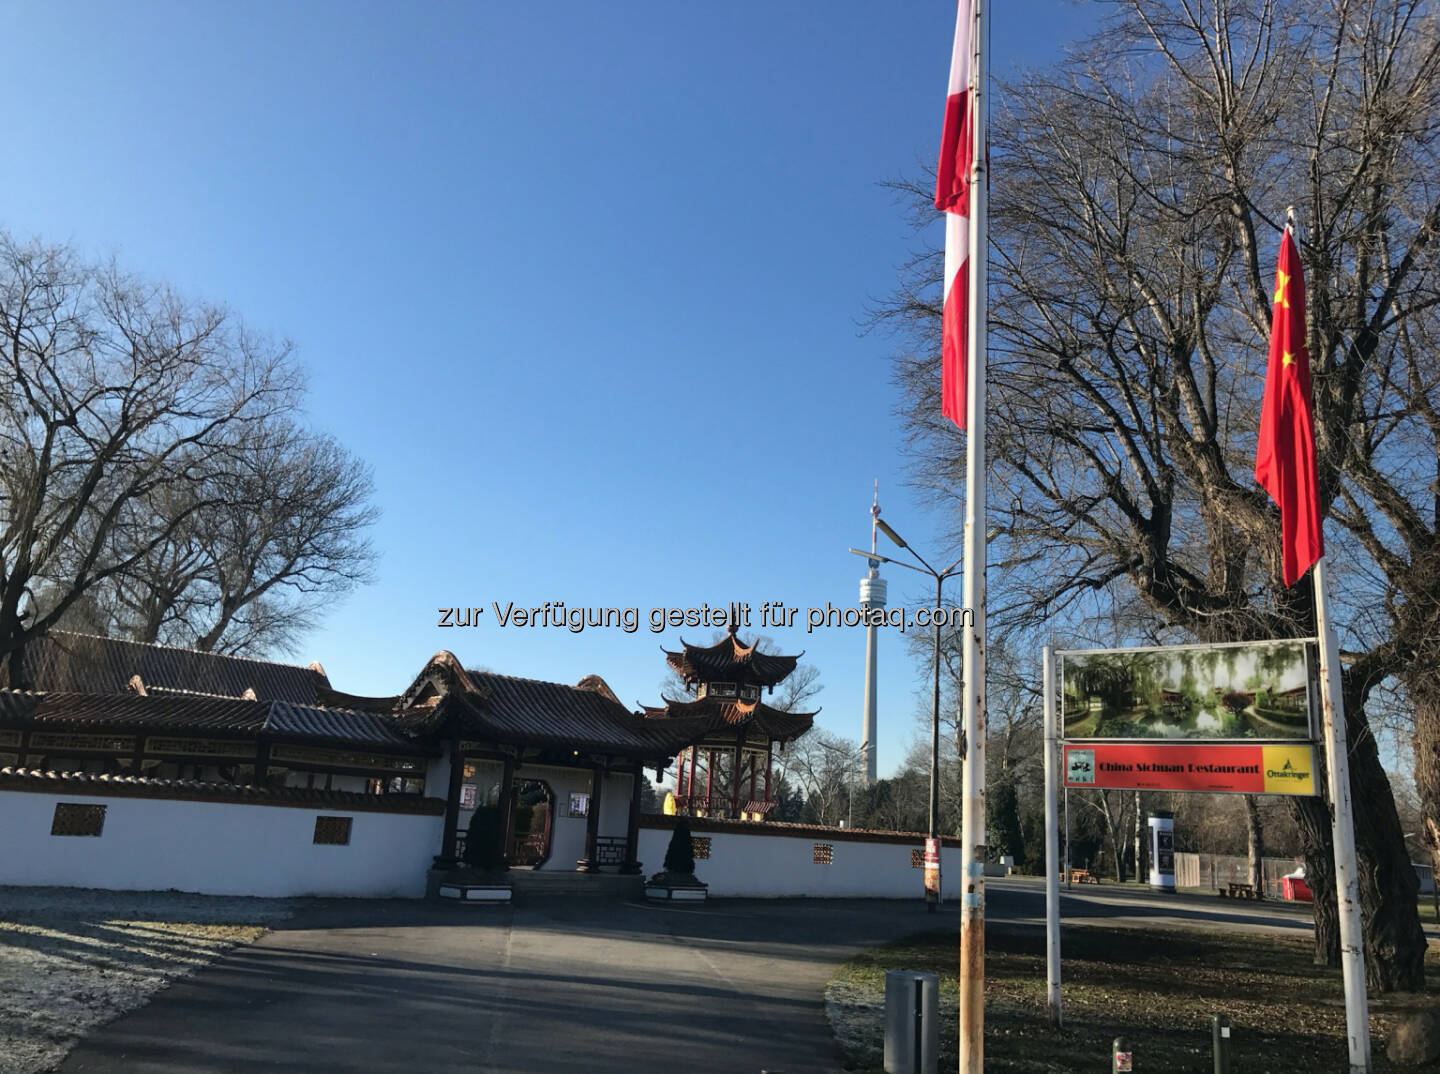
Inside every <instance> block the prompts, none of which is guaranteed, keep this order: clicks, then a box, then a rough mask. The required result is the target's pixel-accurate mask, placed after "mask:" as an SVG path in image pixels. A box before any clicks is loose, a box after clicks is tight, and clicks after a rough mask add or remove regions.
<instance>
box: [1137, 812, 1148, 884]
mask: <svg viewBox="0 0 1440 1074" xmlns="http://www.w3.org/2000/svg"><path fill="white" fill-rule="evenodd" d="M1143 813H1144V811H1143V810H1142V809H1141V807H1140V792H1139V791H1136V792H1135V881H1136V883H1139V884H1143V883H1145V838H1144V837H1145V835H1146V831H1145V824H1144V818H1143Z"/></svg>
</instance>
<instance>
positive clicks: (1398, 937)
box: [1291, 681, 1425, 993]
mask: <svg viewBox="0 0 1440 1074" xmlns="http://www.w3.org/2000/svg"><path fill="white" fill-rule="evenodd" d="M1345 694H1346V696H1345V724H1346V735H1347V741H1348V743H1349V753H1350V758H1349V759H1350V799H1351V804H1352V810H1353V813H1354V818H1355V849H1356V853H1357V855H1358V857H1359V861H1358V862H1357V872H1358V874H1359V886H1360V904H1361V906H1363V907H1364V908H1365V928H1364V932H1365V969H1366V978H1367V980H1368V982H1369V986H1370V989H1371V990H1372V991H1374V992H1382V993H1383V992H1418V991H1422V990H1423V989H1424V987H1425V933H1424V932H1423V931H1422V929H1421V928H1420V912H1419V908H1418V905H1417V902H1416V898H1417V895H1418V892H1419V890H1420V881H1419V880H1418V879H1417V878H1416V876H1415V870H1414V869H1413V868H1411V866H1410V855H1409V852H1408V851H1406V849H1405V838H1404V832H1403V831H1402V829H1401V827H1400V818H1399V816H1398V815H1397V813H1396V812H1395V798H1394V795H1393V794H1392V793H1391V790H1390V780H1389V778H1388V777H1387V776H1386V775H1385V770H1384V768H1382V767H1381V765H1380V751H1379V749H1378V748H1377V746H1376V743H1375V736H1374V735H1372V734H1371V733H1370V725H1369V722H1368V721H1367V720H1366V718H1365V712H1364V698H1363V696H1361V695H1360V694H1359V693H1358V692H1357V691H1356V690H1354V689H1352V687H1351V684H1350V683H1349V682H1348V681H1347V682H1346V690H1345ZM1352 695H1353V696H1352ZM1323 772H1324V765H1323V759H1321V763H1320V765H1319V766H1318V770H1317V772H1316V778H1317V780H1320V781H1321V782H1322V784H1323ZM1291 807H1292V809H1293V811H1294V815H1295V820H1296V823H1297V824H1298V826H1299V828H1300V834H1301V840H1302V843H1303V845H1304V850H1305V875H1306V883H1307V884H1308V885H1309V887H1310V890H1311V892H1312V893H1313V895H1314V899H1315V902H1314V914H1315V962H1316V964H1317V965H1324V966H1338V965H1339V964H1340V917H1339V909H1338V907H1337V905H1336V895H1335V867H1334V839H1333V835H1332V832H1331V828H1330V810H1329V807H1328V805H1327V803H1326V802H1325V800H1324V799H1322V798H1318V797H1317V798H1297V799H1295V800H1294V801H1293V802H1292V803H1291Z"/></svg>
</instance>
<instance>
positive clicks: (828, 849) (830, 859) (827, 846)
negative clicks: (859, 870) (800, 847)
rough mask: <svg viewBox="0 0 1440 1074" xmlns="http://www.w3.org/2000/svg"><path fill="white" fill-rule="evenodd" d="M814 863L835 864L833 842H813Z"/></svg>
mask: <svg viewBox="0 0 1440 1074" xmlns="http://www.w3.org/2000/svg"><path fill="white" fill-rule="evenodd" d="M815 864H816V865H834V864H835V846H834V844H832V843H816V844H815Z"/></svg>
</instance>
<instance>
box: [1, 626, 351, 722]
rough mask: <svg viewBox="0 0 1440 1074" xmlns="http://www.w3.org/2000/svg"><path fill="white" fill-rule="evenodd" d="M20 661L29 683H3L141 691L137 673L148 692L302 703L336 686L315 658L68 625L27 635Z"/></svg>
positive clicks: (110, 691) (26, 687) (61, 690)
mask: <svg viewBox="0 0 1440 1074" xmlns="http://www.w3.org/2000/svg"><path fill="white" fill-rule="evenodd" d="M8 664H9V662H8V661H6V670H7V672H8ZM22 666H23V668H24V673H23V675H22V676H21V678H22V680H23V681H20V682H7V683H5V684H4V685H8V686H10V687H11V688H12V689H24V690H44V691H54V692H59V693H70V694H127V693H133V692H135V684H134V680H135V679H136V678H137V677H138V678H139V680H140V682H141V683H142V684H143V687H144V690H145V691H146V692H150V691H154V692H157V693H158V692H171V693H180V692H185V693H190V694H208V695H210V696H212V697H232V698H242V697H250V698H256V699H259V700H261V701H289V702H291V703H292V704H297V705H315V704H317V703H319V704H325V703H327V700H328V699H327V697H326V694H327V692H329V691H330V682H329V680H328V679H327V678H326V677H325V673H324V672H323V671H322V670H319V665H315V664H312V665H310V666H309V667H300V666H299V665H295V664H282V663H277V662H275V661H273V660H256V659H253V658H250V657H243V656H227V655H226V654H224V653H211V652H201V651H199V650H196V649H182V648H179V647H176V646H173V645H152V644H147V643H145V642H139V641H126V640H124V639H122V638H104V637H100V636H98V635H94V634H74V633H71V632H69V631H63V630H56V631H51V632H50V633H48V634H44V635H42V636H40V637H37V638H32V639H30V640H29V641H27V642H26V643H25V646H24V649H23V652H22Z"/></svg>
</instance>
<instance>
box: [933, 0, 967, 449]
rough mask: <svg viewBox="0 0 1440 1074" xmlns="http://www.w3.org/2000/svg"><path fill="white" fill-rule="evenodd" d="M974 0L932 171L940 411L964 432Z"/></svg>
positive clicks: (959, 16) (962, 27)
mask: <svg viewBox="0 0 1440 1074" xmlns="http://www.w3.org/2000/svg"><path fill="white" fill-rule="evenodd" d="M974 23H975V11H974V8H973V6H972V0H960V5H959V11H958V12H957V13H956V16H955V46H954V50H953V51H952V52H951V54H950V88H949V92H948V95H947V96H946V98H945V128H944V131H943V132H942V134H941V136H940V163H939V165H938V167H937V168H936V169H935V208H937V209H939V210H940V211H941V212H943V213H944V214H945V281H944V282H945V305H944V314H943V317H942V320H941V325H942V330H941V331H942V336H941V338H942V342H941V365H940V368H941V377H940V393H941V410H942V412H943V413H944V415H945V416H946V417H947V418H949V419H950V420H951V421H953V422H954V423H955V424H956V425H958V426H959V427H960V428H961V429H964V428H965V404H966V396H967V381H968V376H969V368H968V365H969V363H968V361H967V353H968V348H967V340H966V338H965V335H966V329H967V326H968V324H969V316H968V313H969V302H970V287H969V279H970V170H971V166H972V164H973V163H974V160H975V132H974V123H973V122H972V119H973V117H972V115H971V111H972V110H971V101H970V97H971V95H970V61H971V46H972V42H971V34H972V32H973V30H974Z"/></svg>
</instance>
